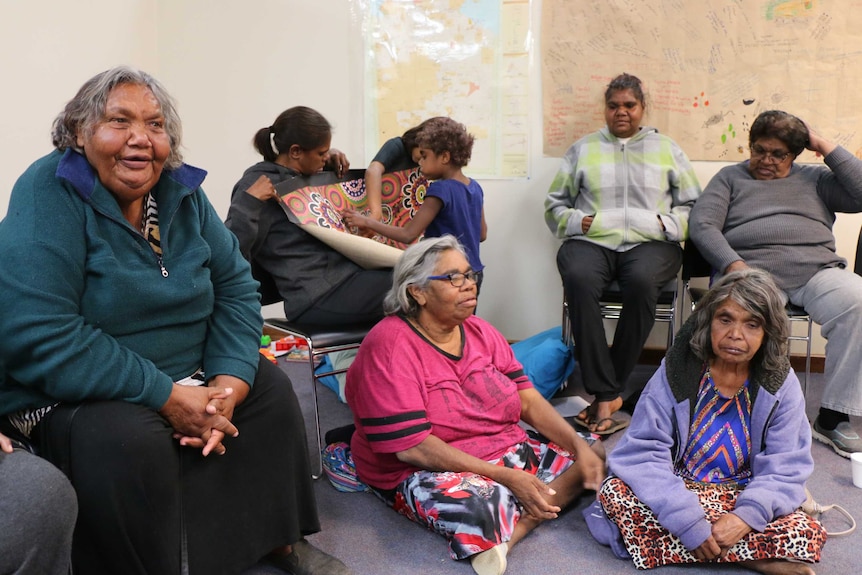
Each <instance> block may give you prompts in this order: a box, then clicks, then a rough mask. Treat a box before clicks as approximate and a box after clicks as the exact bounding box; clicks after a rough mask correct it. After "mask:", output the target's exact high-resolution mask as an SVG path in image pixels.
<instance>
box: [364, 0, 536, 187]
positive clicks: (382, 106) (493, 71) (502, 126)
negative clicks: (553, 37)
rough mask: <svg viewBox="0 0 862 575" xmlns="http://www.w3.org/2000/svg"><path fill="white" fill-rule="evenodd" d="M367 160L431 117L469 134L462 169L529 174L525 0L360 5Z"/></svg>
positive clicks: (394, 0)
mask: <svg viewBox="0 0 862 575" xmlns="http://www.w3.org/2000/svg"><path fill="white" fill-rule="evenodd" d="M365 11H366V13H365V18H364V23H363V28H364V30H363V36H364V38H365V57H366V66H365V69H366V82H365V84H366V90H365V110H366V115H367V122H366V125H367V127H368V129H366V134H367V140H366V150H368V153H369V158H368V159H369V160H370V159H371V156H372V155H373V154H374V152H375V151H376V150H377V149H378V148H379V147H380V145H382V143H383V142H385V141H386V140H388V139H389V138H392V137H394V136H400V135H401V134H402V133H404V131H405V130H406V129H408V128H410V127H412V126H415V125H417V124H419V123H420V122H422V121H423V120H425V119H427V118H430V117H432V116H451V117H452V118H454V119H456V120H458V121H459V122H461V123H463V124H465V125H466V126H467V129H468V131H469V132H470V133H471V134H473V135H474V136H475V137H476V143H475V144H474V147H473V157H472V159H471V161H470V164H469V166H467V168H465V173H467V174H468V175H470V176H473V177H478V176H482V177H495V176H497V177H526V176H527V175H528V161H527V159H528V143H529V141H528V137H527V136H528V133H529V122H528V110H529V62H530V57H529V48H530V2H529V0H511V1H507V0H415V1H410V2H405V1H404V0H369V1H368V2H367V3H365Z"/></svg>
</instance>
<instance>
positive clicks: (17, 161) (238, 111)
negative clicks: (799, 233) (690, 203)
mask: <svg viewBox="0 0 862 575" xmlns="http://www.w3.org/2000/svg"><path fill="white" fill-rule="evenodd" d="M356 4H357V3H356V2H352V1H350V0H315V1H313V2H312V1H309V0H243V1H240V0H221V1H215V2H214V1H212V0H125V1H123V2H117V1H116V0H87V1H83V0H82V1H79V2H75V3H69V2H60V1H59V0H48V1H42V2H32V1H30V0H3V2H0V70H2V72H3V86H4V89H3V90H2V92H0V105H2V110H3V113H2V114H0V134H2V137H0V215H2V214H4V213H5V209H6V208H5V207H6V204H7V203H8V196H9V192H10V190H11V187H12V184H13V183H14V181H15V179H16V178H17V177H18V175H19V174H20V173H21V172H22V171H23V170H24V169H25V168H26V167H27V166H28V165H29V164H30V163H31V162H32V161H33V160H35V159H36V158H38V157H40V156H42V155H44V154H45V153H47V152H48V151H50V136H49V133H50V125H51V122H52V120H53V118H54V117H55V116H56V114H57V113H58V112H59V111H60V109H61V108H62V106H63V104H64V103H65V102H66V101H67V100H68V99H69V98H71V97H72V96H73V95H74V93H75V91H76V90H77V89H78V87H79V86H80V85H81V83H83V81H84V80H86V79H87V78H89V77H91V76H92V75H94V74H95V73H97V72H99V71H101V70H104V69H106V68H109V67H111V66H114V65H118V64H129V65H132V66H136V67H139V68H142V69H145V70H147V71H149V72H150V73H152V74H153V75H155V76H156V77H158V78H159V79H160V80H161V81H162V82H163V83H164V84H165V85H166V87H167V88H168V90H169V91H170V92H171V93H172V94H173V95H174V97H175V98H176V99H177V100H178V103H179V110H180V114H181V116H182V118H183V127H184V144H185V146H184V148H185V156H186V160H187V161H188V162H189V163H192V164H195V165H197V166H200V167H202V168H205V169H207V170H208V171H209V176H208V178H207V180H206V182H205V184H204V185H205V189H206V191H207V193H208V195H209V196H210V198H211V200H212V202H213V204H214V205H215V207H216V209H217V210H218V211H219V213H220V214H221V215H222V216H225V215H226V214H227V207H228V205H229V201H230V190H231V188H232V187H233V184H234V182H235V181H236V180H237V179H238V178H239V177H240V175H241V174H242V171H243V170H244V169H245V168H246V167H248V166H249V165H251V164H252V163H254V162H256V161H257V160H258V159H259V156H257V154H256V152H255V151H254V149H253V148H252V146H251V137H252V135H253V134H254V132H255V131H256V130H257V129H258V128H261V127H263V126H266V125H269V124H270V123H271V122H272V120H273V119H274V118H275V117H276V115H278V113H280V112H281V111H282V110H284V109H286V108H288V107H290V106H294V105H299V104H303V105H308V106H312V107H314V108H316V109H317V110H319V111H320V112H322V113H323V114H324V115H325V116H326V117H327V118H328V119H329V120H330V122H332V123H333V124H334V126H335V135H334V138H333V144H334V145H335V146H336V147H338V148H340V149H342V150H343V151H345V152H346V153H347V154H348V157H350V158H351V160H352V162H353V165H354V166H358V167H361V166H363V165H364V164H365V162H366V161H367V160H368V159H369V158H370V156H371V155H373V152H374V151H375V150H365V149H364V147H363V142H364V139H363V136H362V129H363V121H362V97H363V96H362V95H363V86H362V77H361V66H362V59H361V57H362V54H361V44H359V43H358V38H359V34H358V26H359V20H358V14H357V12H356V10H357V7H356ZM540 8H541V2H540V0H534V1H533V26H534V30H535V32H536V33H535V34H534V37H535V38H538V25H539V22H540V18H539V15H540ZM538 64H539V63H538V58H537V57H534V66H533V72H532V80H533V85H534V86H535V90H534V91H533V95H532V112H533V121H532V128H533V130H532V132H533V134H534V136H533V139H532V142H531V174H532V175H531V177H530V179H528V180H515V181H506V180H483V181H481V183H482V186H483V188H484V189H485V193H486V206H485V211H486V218H487V220H488V227H489V234H488V240H487V241H486V242H485V243H484V244H483V246H482V259H483V260H484V261H485V263H486V264H487V266H488V271H487V274H486V280H485V284H484V286H483V291H482V297H481V302H480V306H479V314H480V315H481V316H483V317H485V318H486V319H489V320H490V321H491V322H493V323H494V324H495V325H497V327H499V328H500V329H501V331H502V332H503V333H504V334H505V335H506V337H508V338H510V339H521V338H524V337H527V336H529V335H531V334H533V333H537V332H539V331H541V330H542V329H545V328H548V327H551V326H554V325H558V324H559V322H560V306H561V301H562V288H561V285H560V279H559V275H558V274H557V271H556V264H555V255H556V249H557V245H558V244H557V240H555V239H554V238H553V237H552V236H551V234H550V232H549V231H548V230H547V228H546V227H545V225H544V221H543V218H542V213H543V209H542V202H543V199H544V196H545V193H546V191H547V188H548V186H549V184H550V181H551V179H552V178H553V176H554V173H555V172H556V169H557V167H558V164H559V160H558V159H557V158H545V157H543V156H542V151H541V150H542V139H541V98H540V97H541V92H540V81H539V77H540V75H539V69H538ZM597 127H598V126H597ZM722 165H724V164H719V163H708V162H698V163H696V165H695V167H696V169H697V171H698V176H699V177H700V178H701V182H702V183H703V184H705V183H706V182H707V181H708V179H709V177H710V176H711V175H712V174H713V173H714V172H715V171H716V170H717V169H719V168H720V167H721V166H722ZM467 172H468V173H469V170H468V171H467ZM860 224H862V216H839V221H838V224H837V225H836V228H835V229H836V235H837V236H838V239H839V246H838V247H839V253H841V254H842V255H844V256H845V257H847V258H848V259H851V261H852V258H853V257H854V253H855V246H856V238H857V235H858V232H859V226H860ZM663 342H664V333H663V331H662V328H656V333H655V334H653V337H652V339H651V341H650V345H654V346H656V347H661V346H662V345H663ZM822 350H823V343H822V341H821V342H819V343H818V344H817V346H815V353H819V354H822V353H823V351H822Z"/></svg>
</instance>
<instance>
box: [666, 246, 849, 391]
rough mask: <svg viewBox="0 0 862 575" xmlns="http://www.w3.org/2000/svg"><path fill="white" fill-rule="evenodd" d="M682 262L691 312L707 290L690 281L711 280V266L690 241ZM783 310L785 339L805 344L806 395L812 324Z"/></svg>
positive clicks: (799, 312)
mask: <svg viewBox="0 0 862 575" xmlns="http://www.w3.org/2000/svg"><path fill="white" fill-rule="evenodd" d="M860 240H862V235H860ZM686 261H688V266H689V269H688V274H689V275H688V277H686V264H685V262H686ZM857 261H858V256H857ZM683 262H684V263H683V282H684V283H685V291H686V293H687V294H688V296H689V299H690V301H691V310H692V311H694V308H695V306H696V305H697V303H698V302H699V301H700V300H701V299H702V298H703V296H704V295H705V294H706V292H707V291H708V288H700V287H693V286H692V285H691V280H692V279H693V278H699V277H708V278H711V277H712V266H710V264H709V262H707V261H706V260H705V259H704V258H703V256H702V255H701V254H700V251H698V249H697V247H696V246H695V245H694V242H693V241H691V240H689V241H687V242H685V250H684V253H683ZM785 310H786V311H787V319H788V320H789V321H790V335H789V336H788V338H787V339H788V341H790V342H793V341H801V342H805V373H804V375H803V378H802V381H800V384H801V386H802V394H803V395H807V393H808V379H809V377H810V376H811V341H812V338H811V332H812V328H813V325H814V322H813V320H812V319H811V316H810V315H808V312H807V311H805V310H804V309H803V308H801V307H799V306H798V305H793V304H792V303H789V302H788V304H787V306H786V308H785ZM797 323H804V324H805V332H804V335H794V333H793V331H794V330H793V326H794V325H795V324H797ZM797 331H798V330H797ZM790 351H791V350H790V345H788V346H787V357H790V356H791V353H790Z"/></svg>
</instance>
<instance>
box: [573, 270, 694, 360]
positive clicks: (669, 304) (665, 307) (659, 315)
mask: <svg viewBox="0 0 862 575" xmlns="http://www.w3.org/2000/svg"><path fill="white" fill-rule="evenodd" d="M678 287H679V280H678V279H677V278H673V279H672V280H670V281H669V282H667V283H666V284H665V285H664V287H663V288H662V290H661V293H660V294H659V297H658V301H657V302H656V308H655V312H656V314H655V321H657V322H661V323H667V324H668V326H667V347H668V348H670V347H671V345H673V337H674V334H675V333H676V307H677V296H678V294H679V289H678ZM599 309H600V311H601V314H602V318H603V319H616V320H618V319H619V318H620V314H621V313H622V309H623V304H622V293H621V292H620V287H619V283H617V281H616V280H614V281H613V282H611V283H610V285H609V286H608V288H607V289H605V290H604V291H603V292H602V297H601V298H600V299H599ZM562 331H563V342H564V343H565V344H566V345H568V346H571V345H572V344H573V339H572V325H571V321H570V320H569V302H568V301H566V296H565V294H563V319H562Z"/></svg>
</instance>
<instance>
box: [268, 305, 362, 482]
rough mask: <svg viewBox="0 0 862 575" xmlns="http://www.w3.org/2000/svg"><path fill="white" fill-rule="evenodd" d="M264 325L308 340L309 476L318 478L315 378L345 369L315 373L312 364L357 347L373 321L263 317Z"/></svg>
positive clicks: (319, 463)
mask: <svg viewBox="0 0 862 575" xmlns="http://www.w3.org/2000/svg"><path fill="white" fill-rule="evenodd" d="M264 326H265V327H268V328H269V329H270V330H272V331H276V332H278V333H280V334H284V335H283V336H282V337H284V336H289V335H292V336H294V337H296V338H302V339H304V340H305V341H306V342H307V343H308V363H309V368H310V369H311V397H312V402H313V403H314V442H315V444H316V445H317V451H316V460H317V467H316V472H315V473H312V477H314V478H315V479H319V478H320V476H321V475H322V474H323V458H322V457H321V449H322V448H323V445H322V442H321V429H320V406H319V404H318V400H317V383H318V380H320V379H322V378H324V377H327V376H330V375H337V374H339V373H344V372H346V371H347V368H343V369H333V370H330V371H326V372H322V373H316V372H315V364H316V363H317V360H318V359H319V358H321V357H323V356H324V355H326V354H329V353H334V352H338V351H347V350H350V349H357V348H358V347H359V345H360V344H361V343H362V340H363V339H365V336H366V335H367V334H368V331H369V330H370V329H371V328H372V327H373V324H348V325H342V326H338V327H332V326H320V325H311V324H301V323H296V322H291V321H288V320H286V319H281V318H270V319H266V320H264Z"/></svg>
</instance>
